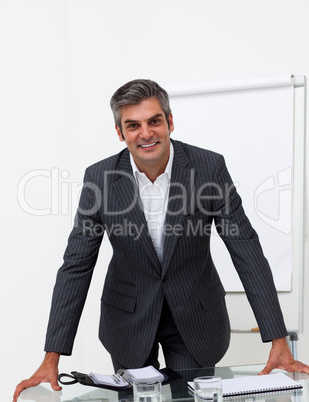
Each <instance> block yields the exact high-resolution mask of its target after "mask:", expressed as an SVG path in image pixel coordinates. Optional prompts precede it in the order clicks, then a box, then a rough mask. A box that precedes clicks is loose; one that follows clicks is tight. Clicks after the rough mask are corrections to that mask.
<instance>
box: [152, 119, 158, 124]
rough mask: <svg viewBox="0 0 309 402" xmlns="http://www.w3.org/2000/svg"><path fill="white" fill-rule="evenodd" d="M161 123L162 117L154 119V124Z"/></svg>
mask: <svg viewBox="0 0 309 402" xmlns="http://www.w3.org/2000/svg"><path fill="white" fill-rule="evenodd" d="M159 123H160V119H154V120H152V124H159Z"/></svg>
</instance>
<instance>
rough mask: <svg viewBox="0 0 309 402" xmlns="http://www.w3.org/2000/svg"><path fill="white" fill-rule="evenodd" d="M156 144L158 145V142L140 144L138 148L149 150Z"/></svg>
mask: <svg viewBox="0 0 309 402" xmlns="http://www.w3.org/2000/svg"><path fill="white" fill-rule="evenodd" d="M158 143H159V141H156V142H152V143H151V144H140V145H139V147H141V148H150V147H153V146H155V145H157V144H158Z"/></svg>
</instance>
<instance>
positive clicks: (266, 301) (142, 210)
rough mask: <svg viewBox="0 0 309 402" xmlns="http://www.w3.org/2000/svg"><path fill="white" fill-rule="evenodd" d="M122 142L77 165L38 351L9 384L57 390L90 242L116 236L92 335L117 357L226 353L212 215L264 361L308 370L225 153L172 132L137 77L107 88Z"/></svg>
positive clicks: (147, 85)
mask: <svg viewBox="0 0 309 402" xmlns="http://www.w3.org/2000/svg"><path fill="white" fill-rule="evenodd" d="M111 107H112V110H113V113H114V118H115V126H116V131H117V135H118V138H119V140H120V141H122V142H125V143H126V146H127V147H126V148H125V149H124V150H123V151H121V152H120V153H119V154H117V155H114V156H111V157H110V158H107V159H105V160H103V161H100V162H98V163H96V164H94V165H92V166H91V167H89V168H88V169H87V170H86V173H85V178H84V187H83V191H82V194H81V198H80V204H79V208H78V211H77V215H76V220H75V224H74V228H73V230H72V232H71V234H70V237H69V241H68V246H67V249H66V252H65V255H64V263H63V265H62V267H61V268H60V270H59V271H58V275H57V280H56V285H55V288H54V293H53V300H52V307H51V312H50V319H49V325H48V330H47V336H46V344H45V351H46V356H45V359H44V361H43V363H42V365H41V366H40V368H39V369H38V371H37V372H36V373H35V374H34V375H33V376H32V377H31V378H30V379H29V380H24V381H23V382H22V383H20V384H19V385H18V386H17V388H16V393H15V396H14V398H15V400H16V398H17V396H18V395H19V393H20V392H21V391H22V390H23V389H25V388H28V387H29V386H33V385H37V384H39V383H40V382H43V381H47V382H50V383H51V385H52V387H53V388H54V389H55V390H59V389H60V387H59V385H58V383H57V373H58V368H57V367H58V362H59V357H60V354H64V355H70V354H71V352H72V347H73V342H74V338H75V334H76V331H77V327H78V323H79V319H80V316H81V313H82V309H83V306H84V302H85V299H86V295H87V291H88V287H89V284H90V281H91V277H92V272H93V269H94V266H95V264H96V260H97V256H98V252H99V247H100V244H101V241H102V238H103V235H104V233H105V232H107V234H108V236H109V240H110V242H111V245H112V247H113V256H112V259H111V261H110V264H109V267H108V272H107V275H106V279H105V284H104V288H103V294H102V300H101V319H100V327H99V338H100V340H101V342H102V343H103V345H104V347H105V348H106V349H107V350H108V351H109V353H110V354H111V358H112V360H113V364H114V368H115V370H117V369H118V368H120V367H122V368H125V367H131V368H133V367H142V366H144V365H148V364H152V365H154V366H155V367H159V363H158V344H159V343H160V344H161V345H162V349H163V353H164V357H165V361H166V365H167V366H169V367H171V368H174V369H179V368H192V367H210V366H214V365H215V364H216V363H217V362H218V361H219V360H220V359H221V358H222V356H223V355H224V354H225V352H226V350H227V348H228V345H229V338H230V326H229V320H228V315H227V310H226V306H225V300H224V296H225V291H224V288H223V286H222V284H221V281H220V278H219V276H218V273H217V271H216V268H215V265H214V263H213V261H212V259H211V254H210V249H209V242H210V236H211V225H212V224H213V223H214V224H215V225H216V227H217V229H218V232H219V234H220V236H221V238H222V240H223V241H224V243H225V245H226V247H227V249H228V251H229V253H230V255H231V258H232V260H233V263H234V265H235V268H236V270H237V272H238V274H239V276H240V279H241V280H242V283H243V285H244V288H245V291H246V294H247V297H248V299H249V302H250V304H251V307H252V309H253V311H254V314H255V317H256V319H257V322H258V325H259V328H260V331H261V337H262V340H263V341H264V342H267V341H272V348H271V352H270V357H269V361H268V363H267V365H266V367H265V369H264V370H263V371H262V372H261V374H266V373H269V372H270V371H271V370H272V369H274V368H276V367H278V368H284V369H286V370H288V371H303V372H307V373H309V367H308V366H306V365H304V364H302V363H301V362H297V361H295V360H294V359H293V356H292V355H291V352H290V350H289V348H288V345H287V343H286V338H285V337H286V335H287V331H286V327H285V324H284V320H283V317H282V313H281V309H280V306H279V302H278V298H277V293H276V289H275V286H274V282H273V278H272V274H271V270H270V268H269V265H268V262H267V260H266V258H265V257H264V255H263V252H262V250H261V246H260V243H259V240H258V236H257V234H256V232H255V231H254V229H253V228H252V226H251V225H250V222H249V220H248V218H247V217H246V215H245V213H244V210H243V207H242V203H241V199H240V197H239V195H238V194H237V192H236V189H235V187H234V186H233V183H232V180H231V178H230V175H229V173H228V171H227V168H226V166H225V162H224V158H223V157H222V156H221V155H219V154H216V153H214V152H211V151H207V150H204V149H201V148H198V147H194V146H191V145H188V144H184V143H182V142H179V141H175V140H171V139H170V133H171V132H173V130H174V122H173V116H172V113H171V110H170V106H169V99H168V95H167V93H166V91H165V90H164V89H162V88H161V87H160V86H159V85H158V84H157V83H155V82H153V81H150V80H134V81H131V82H129V83H127V84H125V85H124V86H122V87H121V88H119V89H118V90H117V91H116V92H115V94H114V95H113V97H112V99H111Z"/></svg>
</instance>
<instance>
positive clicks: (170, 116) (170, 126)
mask: <svg viewBox="0 0 309 402" xmlns="http://www.w3.org/2000/svg"><path fill="white" fill-rule="evenodd" d="M168 123H169V132H170V133H172V132H173V131H174V121H173V115H172V113H171V114H170V115H169V117H168Z"/></svg>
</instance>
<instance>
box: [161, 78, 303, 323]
mask: <svg viewBox="0 0 309 402" xmlns="http://www.w3.org/2000/svg"><path fill="white" fill-rule="evenodd" d="M304 85H305V83H304V77H303V80H301V77H297V78H294V77H291V76H284V77H270V78H267V77H263V78H255V79H252V80H237V81H229V82H225V81H222V82H212V83H198V84H191V85H188V86H184V85H183V86H179V87H168V88H167V90H168V92H169V95H170V99H171V108H172V113H173V116H174V124H175V131H174V132H173V134H172V135H173V138H175V139H179V140H181V141H184V142H188V143H190V144H194V145H196V146H200V147H202V148H206V149H210V150H212V151H215V152H218V153H220V154H223V155H224V157H225V160H226V164H227V167H228V169H229V171H230V174H231V176H232V179H233V181H234V184H235V186H236V187H237V190H238V192H239V194H240V195H241V197H242V200H243V206H244V208H245V211H246V213H247V215H248V217H249V219H250V221H251V223H252V225H253V227H254V228H255V229H256V231H257V233H258V235H259V237H260V241H261V244H262V247H263V250H264V253H265V255H266V257H267V259H268V261H269V263H270V266H271V268H272V272H273V276H274V280H275V284H276V287H277V290H278V292H279V298H280V301H281V304H282V308H283V310H284V314H285V317H286V321H287V325H288V327H289V329H293V330H299V329H300V326H301V320H300V313H301V296H302V291H301V287H300V275H301V272H302V261H300V253H301V252H302V244H301V243H302V237H301V236H300V235H299V230H300V228H301V218H302V214H301V213H300V212H301V211H300V208H299V202H301V199H302V191H303V189H302V185H301V183H299V180H300V179H301V177H302V176H301V174H300V172H301V171H302V170H303V168H304V166H303V163H302V159H303V155H302V154H301V150H302V148H301V147H299V148H300V149H299V150H298V149H297V148H296V146H295V141H296V139H295V138H294V137H295V122H296V120H297V119H298V120H301V119H303V116H301V115H299V116H298V117H297V119H296V118H295V117H296V116H295V114H296V109H295V87H298V86H300V87H301V86H304ZM300 109H301V110H302V109H303V108H302V106H300ZM299 131H300V133H301V134H303V130H302V127H300V129H299ZM301 134H300V135H301ZM296 167H297V169H298V170H297V171H296V170H295V168H296ZM296 177H297V181H298V183H297V182H295V178H296ZM295 201H296V202H295ZM211 248H212V256H213V259H214V262H215V265H216V267H217V269H218V272H219V275H220V277H221V279H222V282H223V285H224V287H225V289H226V291H227V292H228V295H227V302H228V308H229V312H230V318H231V324H232V328H233V329H236V328H238V329H244V330H248V329H250V328H252V327H255V326H256V322H255V319H254V317H253V313H252V312H251V309H250V307H249V305H248V303H247V301H246V296H245V294H244V291H243V287H242V284H241V282H240V280H239V278H238V275H237V273H236V270H235V269H234V267H233V264H232V262H231V259H230V256H229V254H228V252H227V250H226V248H225V246H224V244H223V242H222V240H221V239H220V236H219V235H218V233H217V232H216V231H215V229H214V232H213V236H212V243H211ZM240 311H241V314H239V312H240ZM296 311H297V314H296Z"/></svg>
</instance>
